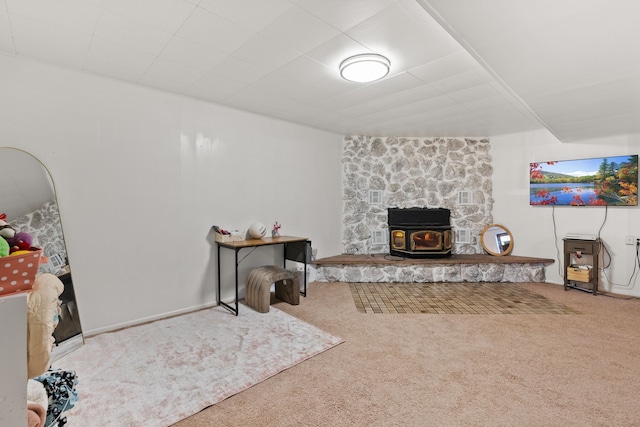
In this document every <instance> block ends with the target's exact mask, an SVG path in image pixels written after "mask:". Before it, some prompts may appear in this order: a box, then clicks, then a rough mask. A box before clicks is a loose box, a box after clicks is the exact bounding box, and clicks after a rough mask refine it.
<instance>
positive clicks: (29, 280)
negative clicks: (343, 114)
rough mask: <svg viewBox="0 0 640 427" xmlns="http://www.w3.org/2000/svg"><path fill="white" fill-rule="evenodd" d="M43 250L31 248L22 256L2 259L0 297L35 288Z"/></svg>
mask: <svg viewBox="0 0 640 427" xmlns="http://www.w3.org/2000/svg"><path fill="white" fill-rule="evenodd" d="M41 256H42V249H39V248H31V251H30V252H29V253H26V254H22V255H9V256H6V257H1V258H0V295H7V294H13V293H16V292H27V291H30V290H31V288H32V287H33V282H34V281H35V279H36V275H37V274H38V265H40V257H41Z"/></svg>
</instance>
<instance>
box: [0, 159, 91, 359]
mask: <svg viewBox="0 0 640 427" xmlns="http://www.w3.org/2000/svg"><path fill="white" fill-rule="evenodd" d="M0 168H1V170H2V171H3V178H2V180H0V201H1V202H0V213H5V214H6V222H7V223H8V224H9V225H11V226H12V227H13V228H14V230H16V231H17V232H18V231H22V232H25V233H28V234H29V235H31V237H32V239H33V241H32V243H31V245H32V246H37V247H39V248H42V250H43V251H42V253H43V256H44V257H46V258H48V262H45V263H41V264H40V266H39V267H38V273H51V274H55V275H56V276H58V278H60V280H61V281H62V283H64V292H63V293H62V295H60V300H61V301H62V303H61V307H60V310H61V313H60V316H59V320H58V326H57V327H56V329H55V331H54V333H53V336H54V338H55V341H56V342H55V347H54V349H53V352H52V360H56V359H58V358H60V357H62V356H63V355H64V354H67V353H68V352H69V351H71V350H73V349H74V348H77V347H78V346H80V345H82V343H83V341H84V340H83V336H82V327H81V325H80V317H79V314H78V305H77V303H76V296H75V292H74V289H73V280H72V279H71V268H70V266H69V259H68V256H67V247H66V244H65V241H64V235H63V233H62V223H61V222H60V213H59V210H58V202H57V198H56V192H55V186H54V182H53V179H52V177H51V175H50V174H49V171H48V170H47V168H46V167H45V166H44V164H42V162H40V161H39V160H38V159H37V158H35V157H34V156H32V155H31V154H29V153H27V152H25V151H23V150H20V149H17V148H11V147H0Z"/></svg>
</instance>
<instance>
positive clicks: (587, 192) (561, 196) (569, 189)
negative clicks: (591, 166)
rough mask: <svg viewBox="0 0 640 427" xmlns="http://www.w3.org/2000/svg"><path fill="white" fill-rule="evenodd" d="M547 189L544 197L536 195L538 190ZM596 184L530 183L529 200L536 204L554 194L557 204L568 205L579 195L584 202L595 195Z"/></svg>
mask: <svg viewBox="0 0 640 427" xmlns="http://www.w3.org/2000/svg"><path fill="white" fill-rule="evenodd" d="M544 190H546V191H548V193H547V194H546V195H545V196H544V197H540V196H536V194H539V193H540V191H544ZM595 190H596V186H595V184H591V183H547V184H531V187H530V194H529V202H530V204H538V203H540V202H541V201H543V200H545V199H548V198H549V197H553V196H555V197H556V199H557V204H558V205H570V204H571V202H573V201H575V200H576V196H579V197H580V198H581V199H582V200H583V201H584V202H585V203H589V200H590V199H592V198H595V197H596V191H595Z"/></svg>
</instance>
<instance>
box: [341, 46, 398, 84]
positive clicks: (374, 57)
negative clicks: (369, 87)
mask: <svg viewBox="0 0 640 427" xmlns="http://www.w3.org/2000/svg"><path fill="white" fill-rule="evenodd" d="M390 66H391V62H390V61H389V60H388V59H387V58H385V57H384V56H382V55H378V54H375V53H364V54H361V55H355V56H351V57H349V58H347V59H345V60H344V61H342V62H341V63H340V75H341V76H342V78H343V79H345V80H349V81H352V82H358V83H369V82H374V81H376V80H380V79H381V78H383V77H384V76H386V75H387V74H389V67H390Z"/></svg>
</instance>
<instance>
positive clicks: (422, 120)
mask: <svg viewBox="0 0 640 427" xmlns="http://www.w3.org/2000/svg"><path fill="white" fill-rule="evenodd" d="M638 18H640V1H637V0H607V1H605V0H536V1H525V0H483V1H477V0H55V1H53V0H0V53H3V54H6V55H10V56H15V57H20V58H27V59H36V60H40V61H46V62H50V63H54V64H57V65H59V66H63V67H68V68H72V69H77V70H82V71H85V72H88V73H95V74H99V75H103V76H107V77H111V78H116V79H120V80H124V81H127V82H130V83H134V84H139V85H143V86H148V87H153V88H157V89H161V90H166V91H170V92H174V93H179V94H184V95H187V96H190V97H195V98H199V99H203V100H207V101H211V102H214V103H217V104H223V105H227V106H230V107H234V108H238V109H242V110H247V111H252V112H255V113H259V114H264V115H267V116H272V117H276V118H280V119H284V120H287V121H291V122H296V123H301V124H304V125H309V126H312V127H316V128H320V129H325V130H329V131H332V132H336V133H340V134H362V135H372V136H375V135H386V136H460V135H467V136H493V135H499V134H505V133H512V132H519V131H526V130H531V129H539V128H543V127H546V128H547V129H549V130H550V131H551V132H552V133H554V134H555V135H556V136H558V137H559V138H560V139H561V140H563V141H572V140H577V139H586V138H594V137H606V136H611V135H617V134H625V133H640V43H639V42H638V40H640V20H639V19H638ZM365 52H375V53H380V54H383V55H386V56H387V57H388V58H389V59H390V60H391V64H392V65H391V72H390V74H389V75H388V76H387V77H386V78H384V79H383V80H380V81H378V82H375V83H371V84H358V83H352V82H347V81H344V80H342V79H341V78H340V77H339V75H338V65H339V63H340V62H341V61H342V60H343V59H344V58H346V57H348V56H351V55H354V54H357V53H365Z"/></svg>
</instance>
